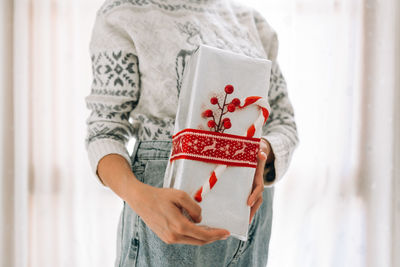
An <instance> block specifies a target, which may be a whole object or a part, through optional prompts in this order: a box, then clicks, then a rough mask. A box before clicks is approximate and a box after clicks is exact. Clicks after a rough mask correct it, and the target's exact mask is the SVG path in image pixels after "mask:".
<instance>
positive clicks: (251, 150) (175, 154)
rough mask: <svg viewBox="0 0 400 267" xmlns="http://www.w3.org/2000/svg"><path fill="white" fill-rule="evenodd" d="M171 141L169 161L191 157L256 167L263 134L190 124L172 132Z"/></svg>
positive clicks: (229, 164)
mask: <svg viewBox="0 0 400 267" xmlns="http://www.w3.org/2000/svg"><path fill="white" fill-rule="evenodd" d="M172 145H173V146H172V154H171V157H170V161H173V160H176V159H191V160H197V161H203V162H208V163H216V164H225V165H228V166H238V167H251V168H256V167H257V153H258V150H259V148H260V138H254V137H246V136H240V135H233V134H227V133H219V132H213V131H206V130H199V129H190V128H187V129H184V130H182V131H180V132H178V133H176V134H175V135H173V136H172Z"/></svg>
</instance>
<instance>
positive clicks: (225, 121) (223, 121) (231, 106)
mask: <svg viewBox="0 0 400 267" xmlns="http://www.w3.org/2000/svg"><path fill="white" fill-rule="evenodd" d="M224 91H225V97H224V103H223V104H222V106H221V105H220V104H219V100H218V98H217V97H211V99H210V103H211V104H212V105H217V106H218V109H219V110H220V116H219V119H218V123H217V122H216V120H215V117H214V112H213V111H212V110H211V109H207V110H205V111H204V112H203V114H202V115H203V117H205V118H212V120H209V121H208V122H207V126H208V127H209V128H210V129H214V131H215V132H221V133H223V132H224V131H225V130H226V129H229V128H231V127H232V123H231V120H230V119H229V118H223V116H224V115H225V114H227V113H228V112H234V111H235V110H236V107H237V106H240V99H239V98H234V99H232V101H231V102H230V103H226V99H227V97H228V95H230V94H232V93H233V91H234V88H233V85H231V84H228V85H226V86H225V88H224ZM225 106H227V110H226V111H225V112H224V110H225Z"/></svg>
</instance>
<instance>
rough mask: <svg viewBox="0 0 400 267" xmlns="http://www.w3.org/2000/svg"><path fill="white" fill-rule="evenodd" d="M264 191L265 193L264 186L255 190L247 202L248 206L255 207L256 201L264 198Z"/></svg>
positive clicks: (260, 185)
mask: <svg viewBox="0 0 400 267" xmlns="http://www.w3.org/2000/svg"><path fill="white" fill-rule="evenodd" d="M263 191H264V185H263V184H258V185H257V186H256V187H255V188H254V190H253V192H252V193H251V195H250V196H249V198H248V200H247V205H249V206H250V207H253V206H254V205H255V203H256V200H257V199H259V198H260V197H261V198H262V194H263Z"/></svg>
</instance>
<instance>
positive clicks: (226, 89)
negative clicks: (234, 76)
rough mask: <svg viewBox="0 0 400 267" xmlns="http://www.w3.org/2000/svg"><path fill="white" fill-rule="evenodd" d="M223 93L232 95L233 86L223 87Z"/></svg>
mask: <svg viewBox="0 0 400 267" xmlns="http://www.w3.org/2000/svg"><path fill="white" fill-rule="evenodd" d="M225 93H227V94H232V93H233V85H231V84H228V85H227V86H225Z"/></svg>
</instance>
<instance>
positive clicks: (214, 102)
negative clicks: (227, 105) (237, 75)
mask: <svg viewBox="0 0 400 267" xmlns="http://www.w3.org/2000/svg"><path fill="white" fill-rule="evenodd" d="M210 102H211V104H213V105H216V104H217V103H218V98H216V97H215V96H214V97H211V99H210Z"/></svg>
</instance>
